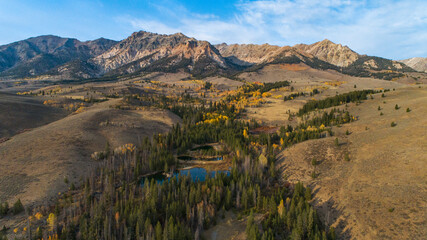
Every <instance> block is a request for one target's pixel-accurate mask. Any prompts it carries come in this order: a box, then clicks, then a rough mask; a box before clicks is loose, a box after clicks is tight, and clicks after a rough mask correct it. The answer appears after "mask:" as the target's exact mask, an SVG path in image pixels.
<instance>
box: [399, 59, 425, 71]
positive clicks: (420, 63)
mask: <svg viewBox="0 0 427 240" xmlns="http://www.w3.org/2000/svg"><path fill="white" fill-rule="evenodd" d="M400 62H402V63H404V64H406V65H408V66H409V67H411V68H413V69H414V70H417V71H419V72H427V58H422V57H414V58H408V59H405V60H401V61H400Z"/></svg>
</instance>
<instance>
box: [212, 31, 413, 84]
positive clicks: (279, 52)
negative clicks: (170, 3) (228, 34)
mask: <svg viewBox="0 0 427 240" xmlns="http://www.w3.org/2000/svg"><path fill="white" fill-rule="evenodd" d="M216 47H217V48H218V50H219V51H220V53H221V54H222V55H223V56H224V57H226V58H227V59H230V61H233V62H234V63H235V64H240V65H244V66H251V65H254V66H252V67H250V68H249V69H248V70H252V69H259V68H260V67H262V66H263V65H266V64H271V63H304V64H306V65H308V66H310V67H312V68H315V69H321V70H325V69H332V70H337V71H339V72H342V73H345V74H349V75H352V76H359V77H375V78H380V79H386V80H391V79H393V78H396V77H401V76H402V73H401V72H411V71H414V70H413V69H411V68H410V67H408V66H406V65H405V64H403V63H400V62H397V61H393V60H389V59H385V58H380V57H372V56H366V55H359V54H358V53H356V52H354V51H353V50H351V49H350V48H348V47H347V46H342V45H341V44H335V43H333V42H331V41H329V40H327V39H326V40H323V41H320V42H316V43H314V44H311V45H305V44H298V45H295V46H294V47H289V46H284V47H279V46H272V45H268V44H263V45H254V44H248V45H246V44H242V45H239V44H232V45H227V44H225V43H223V44H219V45H216Z"/></svg>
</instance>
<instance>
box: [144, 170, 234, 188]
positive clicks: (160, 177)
mask: <svg viewBox="0 0 427 240" xmlns="http://www.w3.org/2000/svg"><path fill="white" fill-rule="evenodd" d="M217 173H225V174H226V175H227V176H229V175H230V171H209V172H208V171H207V170H206V169H204V168H186V169H180V170H178V171H175V172H174V173H173V177H176V178H178V176H179V175H180V174H181V175H189V174H190V176H191V179H192V180H193V181H202V182H203V181H205V180H206V175H208V174H209V175H210V176H211V177H215V175H216V174H217ZM151 179H154V180H155V181H157V183H162V182H163V181H165V180H167V179H169V178H168V177H166V176H165V175H164V174H163V173H157V174H153V175H150V176H147V177H144V178H143V179H142V181H141V184H142V185H143V184H144V182H145V180H149V181H151Z"/></svg>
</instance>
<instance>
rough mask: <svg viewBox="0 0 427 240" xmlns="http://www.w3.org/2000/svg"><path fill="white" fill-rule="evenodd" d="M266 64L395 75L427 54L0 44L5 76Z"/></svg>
mask: <svg viewBox="0 0 427 240" xmlns="http://www.w3.org/2000/svg"><path fill="white" fill-rule="evenodd" d="M268 64H305V65H308V66H309V67H312V68H315V69H323V70H325V69H332V70H336V71H340V72H342V73H345V74H349V75H354V76H361V77H376V78H383V79H388V80H390V79H392V78H393V77H398V76H401V75H402V72H409V71H415V70H417V71H425V70H426V59H425V58H424V59H423V58H420V59H418V58H416V59H408V60H403V61H400V62H399V61H393V60H389V59H385V58H380V57H374V56H367V55H360V54H358V53H356V52H355V51H353V50H351V49H350V48H349V47H347V46H343V45H341V44H335V43H333V42H331V41H329V40H327V39H325V40H323V41H320V42H316V43H314V44H311V45H306V44H297V45H295V46H275V45H269V44H263V45H255V44H231V45H227V44H225V43H223V44H218V45H212V44H210V43H209V42H207V41H200V40H197V39H195V38H190V37H187V36H185V35H184V34H182V33H176V34H172V35H164V34H156V33H150V32H145V31H140V32H135V33H133V34H132V35H131V36H129V37H128V38H126V39H124V40H122V41H119V42H117V41H113V40H108V39H104V38H100V39H96V40H93V41H86V42H81V41H79V40H77V39H73V38H61V37H57V36H52V35H46V36H39V37H34V38H29V39H26V40H22V41H18V42H14V43H11V44H7V45H3V46H0V77H1V78H3V79H4V78H44V79H82V78H83V79H85V78H100V77H115V76H122V75H128V74H142V73H144V72H158V71H161V72H176V71H185V72H188V73H190V74H191V75H192V76H194V77H202V78H203V77H207V76H212V75H233V74H236V73H239V72H241V71H256V70H257V69H259V68H262V67H263V66H265V65H268Z"/></svg>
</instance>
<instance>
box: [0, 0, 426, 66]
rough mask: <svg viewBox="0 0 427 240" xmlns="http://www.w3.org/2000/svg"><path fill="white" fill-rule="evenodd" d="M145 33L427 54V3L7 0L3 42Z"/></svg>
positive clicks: (0, 6) (1, 22)
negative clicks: (327, 41)
mask: <svg viewBox="0 0 427 240" xmlns="http://www.w3.org/2000/svg"><path fill="white" fill-rule="evenodd" d="M139 30H146V31H150V32H157V33H165V34H170V33H175V32H183V33H184V34H186V35H187V36H190V37H195V38H197V39H200V40H208V41H210V42H212V43H221V42H226V43H229V44H230V43H256V44H262V43H270V44H275V45H294V44H297V43H313V42H316V41H320V40H323V39H325V38H327V39H330V40H331V41H333V42H336V43H341V44H343V45H348V46H349V47H350V48H352V49H353V50H355V51H357V52H358V53H361V54H368V55H375V56H381V57H386V58H391V59H404V58H409V57H427V1H426V0H378V1H369V0H358V1H351V0H320V1H319V0H269V1H264V0H257V1H249V0H228V1H227V0H216V1H212V0H184V1H177V0H123V1H119V0H39V1H30V0H27V1H25V0H0V44H7V43H10V42H14V41H18V40H22V39H25V38H28V37H33V36H39V35H46V34H53V35H58V36H62V37H74V38H77V39H79V40H92V39H96V38H99V37H105V38H110V39H114V40H122V39H124V38H126V37H128V36H129V35H130V34H131V33H132V32H135V31H139Z"/></svg>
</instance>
